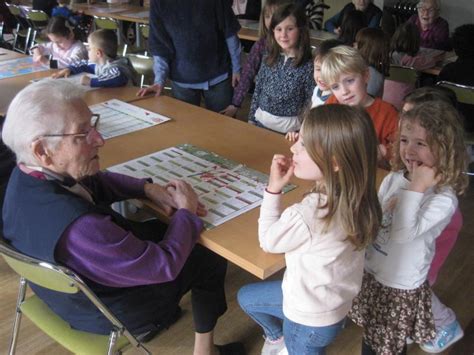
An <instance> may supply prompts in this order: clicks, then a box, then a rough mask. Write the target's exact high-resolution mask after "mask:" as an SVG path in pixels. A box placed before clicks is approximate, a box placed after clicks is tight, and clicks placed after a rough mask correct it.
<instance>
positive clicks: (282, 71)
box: [249, 55, 316, 123]
mask: <svg viewBox="0 0 474 355" xmlns="http://www.w3.org/2000/svg"><path fill="white" fill-rule="evenodd" d="M315 85H316V83H315V82H314V79H313V61H312V60H308V61H307V62H306V63H304V64H302V65H300V66H299V67H294V66H293V58H288V57H285V56H284V55H281V56H280V58H279V59H278V61H277V63H275V64H274V65H273V66H272V67H270V66H268V64H267V63H266V61H265V58H264V60H263V62H262V65H261V67H260V70H259V72H258V75H257V84H256V86H255V92H254V94H253V97H252V103H251V105H250V113H249V121H250V122H254V123H255V112H256V111H257V109H258V108H260V109H261V110H263V111H266V112H268V113H270V114H272V115H275V116H286V117H289V116H297V115H299V114H300V113H301V111H302V110H303V109H304V108H305V106H306V105H308V104H309V103H310V102H311V96H312V95H313V90H314V87H315Z"/></svg>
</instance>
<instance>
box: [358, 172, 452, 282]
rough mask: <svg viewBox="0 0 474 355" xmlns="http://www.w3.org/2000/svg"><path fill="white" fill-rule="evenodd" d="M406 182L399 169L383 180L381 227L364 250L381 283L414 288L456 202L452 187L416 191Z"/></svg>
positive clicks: (423, 277) (370, 269) (424, 273)
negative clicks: (409, 187) (370, 244)
mask: <svg viewBox="0 0 474 355" xmlns="http://www.w3.org/2000/svg"><path fill="white" fill-rule="evenodd" d="M409 183H410V182H409V181H408V180H407V179H406V178H405V177H404V176H403V173H402V172H392V173H390V174H389V175H387V176H386V177H385V179H384V180H383V181H382V184H381V186H380V190H379V200H380V204H381V206H382V209H383V220H382V228H381V229H380V231H379V233H378V235H377V238H376V240H375V242H374V243H373V244H372V246H370V247H369V248H368V249H367V255H366V266H365V267H366V270H367V271H368V272H370V273H371V274H373V275H374V277H375V279H376V280H377V281H379V282H380V283H382V284H383V285H385V286H389V287H392V288H398V289H405V290H410V289H415V288H417V287H419V286H420V285H421V284H423V282H424V281H425V280H426V278H427V275H428V270H429V268H430V265H431V261H432V260H433V256H434V252H435V239H436V238H437V237H438V236H439V235H440V234H441V232H442V231H443V230H444V228H445V227H446V226H447V225H448V223H449V221H450V220H451V217H452V216H453V214H454V211H455V210H456V208H457V205H458V200H457V198H456V195H455V193H454V191H453V190H452V189H451V188H447V187H446V188H443V189H442V190H441V191H440V192H439V193H435V192H434V190H433V189H428V190H427V191H426V192H425V193H419V192H414V191H410V190H407V186H408V184H409Z"/></svg>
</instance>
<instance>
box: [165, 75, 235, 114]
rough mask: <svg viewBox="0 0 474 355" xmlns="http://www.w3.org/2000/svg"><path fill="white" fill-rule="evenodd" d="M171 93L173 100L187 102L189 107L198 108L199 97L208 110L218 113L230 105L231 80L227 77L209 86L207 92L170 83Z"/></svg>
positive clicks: (231, 93) (199, 103) (232, 92)
mask: <svg viewBox="0 0 474 355" xmlns="http://www.w3.org/2000/svg"><path fill="white" fill-rule="evenodd" d="M171 90H172V91H171V92H172V94H173V97H174V98H175V99H178V100H181V101H184V102H187V103H188V104H191V105H196V106H200V105H201V96H203V97H204V104H205V105H206V108H207V109H208V110H211V111H214V112H219V111H222V110H223V109H225V108H226V107H227V106H229V105H230V104H231V103H232V95H233V94H234V89H233V88H232V79H231V78H230V77H229V78H227V79H226V80H224V81H221V82H220V83H218V84H216V85H213V86H210V87H209V90H201V89H188V88H183V87H182V86H179V85H178V84H175V83H174V82H171Z"/></svg>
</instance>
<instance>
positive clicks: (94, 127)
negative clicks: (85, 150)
mask: <svg viewBox="0 0 474 355" xmlns="http://www.w3.org/2000/svg"><path fill="white" fill-rule="evenodd" d="M99 121H100V115H99V114H98V113H93V114H92V116H91V128H90V129H89V130H88V131H87V132H80V133H62V134H43V135H42V136H39V137H38V138H36V139H41V138H49V137H78V138H85V140H86V142H87V144H92V142H93V135H92V134H93V132H94V131H96V132H99V131H98V129H99Z"/></svg>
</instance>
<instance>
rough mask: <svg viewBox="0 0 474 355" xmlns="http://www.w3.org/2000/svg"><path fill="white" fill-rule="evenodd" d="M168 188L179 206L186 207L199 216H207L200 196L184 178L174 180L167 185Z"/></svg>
mask: <svg viewBox="0 0 474 355" xmlns="http://www.w3.org/2000/svg"><path fill="white" fill-rule="evenodd" d="M166 189H167V190H168V192H169V193H170V195H171V196H172V197H173V200H174V202H175V203H176V206H177V208H178V209H179V208H186V209H187V210H189V211H191V212H192V213H195V214H197V215H198V216H205V215H206V213H207V212H206V209H205V207H204V205H202V204H201V203H200V202H199V201H198V196H197V194H196V192H195V191H194V189H193V187H192V186H191V185H189V184H188V183H187V182H185V181H182V180H173V181H170V182H169V183H168V184H167V185H166Z"/></svg>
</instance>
